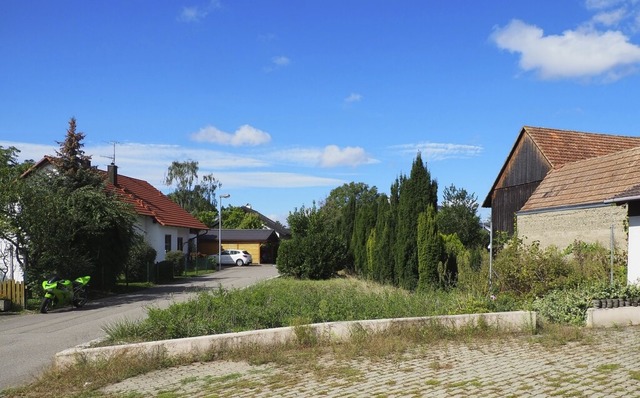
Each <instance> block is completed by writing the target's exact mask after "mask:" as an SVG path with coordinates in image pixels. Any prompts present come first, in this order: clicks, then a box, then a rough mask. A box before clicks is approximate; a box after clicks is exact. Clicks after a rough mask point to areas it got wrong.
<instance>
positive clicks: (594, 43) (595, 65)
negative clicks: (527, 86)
mask: <svg viewBox="0 0 640 398" xmlns="http://www.w3.org/2000/svg"><path fill="white" fill-rule="evenodd" d="M585 6H586V7H587V9H589V10H592V11H595V12H596V14H595V15H594V16H593V17H592V18H591V19H590V20H588V21H585V22H584V23H583V24H581V25H580V26H579V27H577V28H575V29H567V30H565V31H563V32H562V33H561V34H547V35H545V33H544V31H543V29H542V28H540V27H538V26H536V25H533V24H529V23H526V22H523V21H521V20H518V19H514V20H512V21H511V22H509V23H508V24H507V25H506V26H504V27H498V28H495V29H494V31H493V33H492V35H491V36H490V39H491V40H492V41H493V42H494V43H495V44H496V45H497V46H498V48H500V49H502V50H506V51H509V52H511V53H516V54H519V62H518V64H519V66H520V68H521V69H522V70H523V71H525V72H535V73H537V75H538V76H539V77H540V78H542V79H566V78H570V79H572V78H579V79H585V78H595V77H597V78H601V79H602V80H603V81H605V82H607V81H614V80H617V79H619V78H621V77H623V76H626V75H628V74H631V73H634V72H636V71H637V70H638V67H639V66H640V46H638V45H636V44H634V43H632V42H631V40H630V38H629V36H628V35H627V34H625V33H624V30H625V29H624V28H625V27H626V28H628V29H627V30H631V31H634V30H637V28H638V27H640V24H639V22H640V12H639V11H638V6H637V4H636V2H635V0H633V1H631V0H588V1H586V3H585ZM623 23H626V25H624V26H623Z"/></svg>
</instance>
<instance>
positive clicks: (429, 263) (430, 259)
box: [418, 205, 443, 290]
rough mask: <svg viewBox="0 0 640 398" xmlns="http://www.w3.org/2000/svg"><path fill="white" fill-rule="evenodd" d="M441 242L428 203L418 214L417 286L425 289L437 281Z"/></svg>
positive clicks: (441, 251)
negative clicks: (425, 209)
mask: <svg viewBox="0 0 640 398" xmlns="http://www.w3.org/2000/svg"><path fill="white" fill-rule="evenodd" d="M442 253H443V242H442V238H441V237H440V233H439V232H438V224H437V220H436V211H435V208H434V207H433V206H432V205H429V207H428V208H427V211H426V212H422V213H420V215H419V216H418V273H419V279H418V288H419V289H421V290H425V289H427V288H429V287H430V286H435V285H436V284H437V283H438V281H439V273H438V270H439V269H440V268H441V267H442V264H441V262H442Z"/></svg>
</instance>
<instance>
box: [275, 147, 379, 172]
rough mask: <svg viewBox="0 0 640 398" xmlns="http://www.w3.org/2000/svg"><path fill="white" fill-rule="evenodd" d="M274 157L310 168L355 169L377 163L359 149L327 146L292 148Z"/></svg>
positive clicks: (279, 152)
mask: <svg viewBox="0 0 640 398" xmlns="http://www.w3.org/2000/svg"><path fill="white" fill-rule="evenodd" d="M275 156H276V157H277V158H280V159H286V160H287V161H288V162H291V163H295V164H301V165H306V166H310V167H323V168H333V167H342V166H348V167H357V166H362V165H366V164H374V163H378V162H379V161H378V160H376V159H374V158H372V157H371V156H370V155H369V154H368V153H367V152H366V151H365V150H364V149H363V148H361V147H350V146H347V147H344V148H340V147H339V146H337V145H327V146H326V147H324V148H292V149H287V150H282V151H278V152H277V153H276V154H275Z"/></svg>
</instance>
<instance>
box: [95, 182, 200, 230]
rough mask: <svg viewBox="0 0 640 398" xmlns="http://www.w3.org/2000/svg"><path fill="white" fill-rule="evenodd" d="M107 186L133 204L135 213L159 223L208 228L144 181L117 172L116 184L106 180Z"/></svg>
mask: <svg viewBox="0 0 640 398" xmlns="http://www.w3.org/2000/svg"><path fill="white" fill-rule="evenodd" d="M99 171H100V172H101V173H104V175H105V178H107V172H105V171H103V170H99ZM107 186H108V187H109V188H111V189H114V190H115V191H116V192H117V193H118V194H119V195H120V197H122V198H123V199H124V201H125V202H127V203H130V204H131V205H133V207H134V209H135V211H136V213H138V214H140V215H143V216H150V217H153V218H154V219H155V220H156V221H157V222H158V223H159V224H160V225H165V226H172V227H182V228H192V229H199V230H206V229H209V227H207V226H206V225H205V224H203V223H202V222H200V221H199V220H198V219H196V218H195V217H193V216H192V215H191V214H190V213H189V212H187V211H186V210H185V209H183V208H182V207H180V205H178V204H177V203H175V202H174V201H172V200H171V199H169V198H168V197H167V196H166V195H164V194H163V193H162V192H160V191H159V190H158V189H156V188H154V187H153V185H151V184H149V183H148V182H146V181H143V180H139V179H137V178H132V177H127V176H124V175H122V174H118V179H117V186H115V187H114V185H113V184H111V183H110V182H107Z"/></svg>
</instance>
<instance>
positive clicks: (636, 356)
mask: <svg viewBox="0 0 640 398" xmlns="http://www.w3.org/2000/svg"><path fill="white" fill-rule="evenodd" d="M585 333H586V334H587V336H588V337H587V338H586V339H582V340H581V341H580V342H573V343H568V344H564V345H559V344H543V342H542V341H536V337H532V336H520V337H508V338H505V339H503V340H488V341H483V340H482V339H480V340H474V341H471V342H447V343H441V344H437V345H435V346H433V345H432V346H429V347H420V348H417V349H416V350H414V351H413V352H411V353H409V354H405V355H403V356H402V357H396V358H391V359H374V360H371V359H358V360H353V359H350V360H339V359H336V358H334V357H332V356H330V357H322V358H319V359H318V361H317V362H316V364H314V366H312V367H311V368H310V369H306V370H304V371H301V370H300V369H296V368H295V366H293V365H259V366H253V365H250V364H248V363H245V362H223V361H217V362H210V363H196V364H191V365H186V366H180V367H175V368H170V369H163V370H160V371H156V372H152V373H149V374H146V375H142V376H138V377H134V378H131V379H128V380H125V381H123V382H121V383H118V384H115V385H112V386H109V387H107V388H105V389H103V390H102V392H103V393H106V394H107V395H110V396H123V395H126V396H127V397H137V396H141V397H142V396H144V397H147V396H170V397H380V398H382V397H389V398H390V397H469V396H474V397H509V396H511V397H594V398H597V397H640V327H627V328H616V329H601V330H597V331H591V330H587V331H585Z"/></svg>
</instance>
